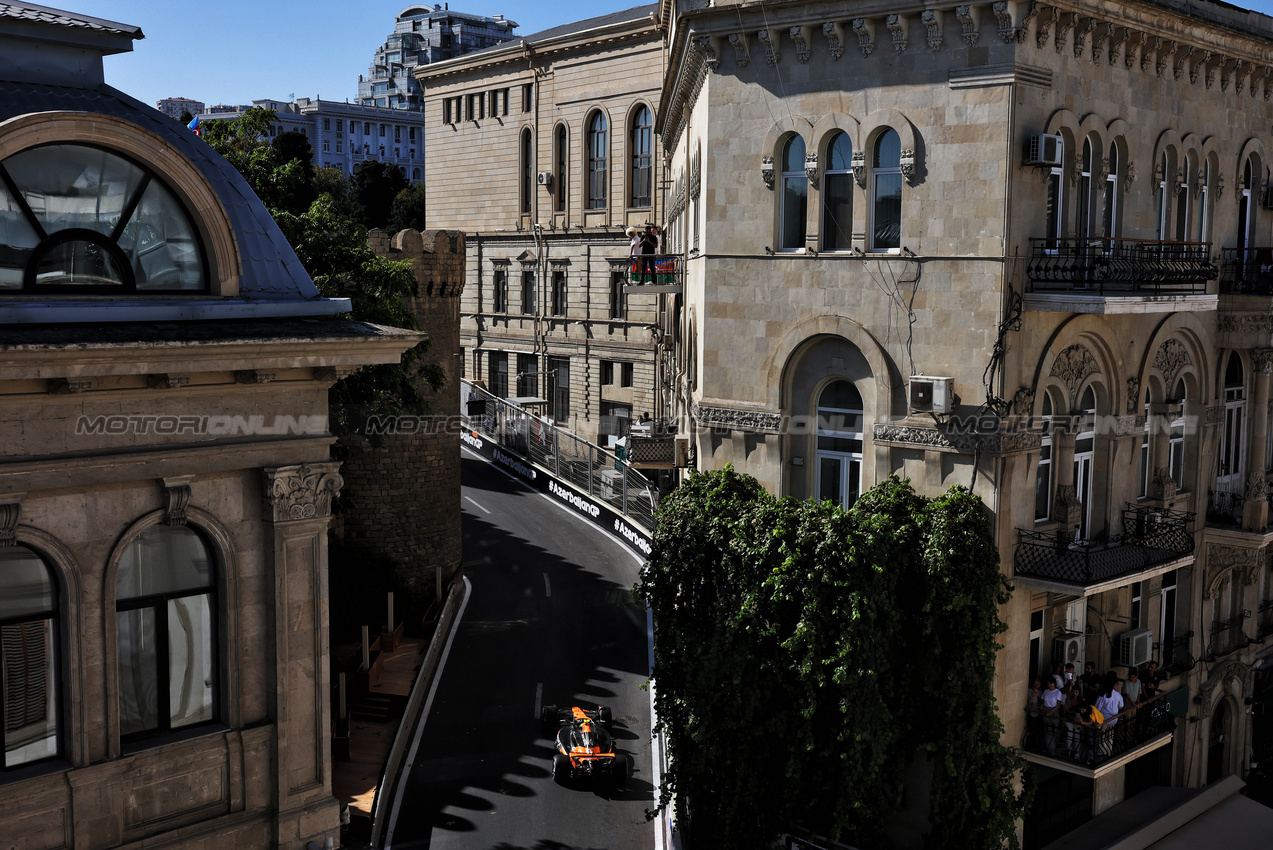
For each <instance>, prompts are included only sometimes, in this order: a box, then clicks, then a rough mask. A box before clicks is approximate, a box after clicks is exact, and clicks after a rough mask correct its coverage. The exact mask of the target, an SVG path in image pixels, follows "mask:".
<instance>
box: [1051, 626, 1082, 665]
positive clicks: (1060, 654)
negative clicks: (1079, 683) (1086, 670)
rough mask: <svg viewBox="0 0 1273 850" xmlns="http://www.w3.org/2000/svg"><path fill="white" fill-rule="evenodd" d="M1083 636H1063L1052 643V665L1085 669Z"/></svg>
mask: <svg viewBox="0 0 1273 850" xmlns="http://www.w3.org/2000/svg"><path fill="white" fill-rule="evenodd" d="M1086 640H1087V638H1085V637H1084V636H1083V635H1069V634H1067V635H1061V636H1060V637H1058V638H1057V639H1056V640H1055V641H1053V642H1052V663H1053V664H1073V665H1074V669H1075V670H1081V669H1083V655H1084V650H1083V643H1084V642H1085V641H1086Z"/></svg>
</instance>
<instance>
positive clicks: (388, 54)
mask: <svg viewBox="0 0 1273 850" xmlns="http://www.w3.org/2000/svg"><path fill="white" fill-rule="evenodd" d="M516 27H517V23H516V22H515V21H510V20H506V19H505V18H504V16H503V15H496V16H495V17H493V18H488V17H485V16H484V15H469V14H465V13H464V12H452V11H450V9H449V8H448V7H447V6H446V5H445V4H444V5H441V6H439V5H437V4H434V5H433V6H428V5H425V4H421V5H418V6H408V7H407V8H405V9H403V10H402V11H401V12H400V13H399V14H398V17H397V18H396V19H395V21H394V27H393V33H392V34H390V36H389V38H387V39H386V40H385V43H384V44H382V45H380V47H378V48H376V55H375V57H374V58H373V59H372V60H371V67H370V68H369V69H368V70H367V73H366V74H365V75H363V74H359V75H358V99H357V102H358V103H359V104H361V105H363V106H384V107H388V108H391V109H422V108H423V102H422V100H421V96H420V84H419V83H417V82H416V81H415V79H414V78H413V77H412V75H411V74H412V71H414V70H415V69H416V68H417V67H418V66H420V65H427V64H429V63H430V62H437V61H440V60H442V59H450V58H452V57H455V56H460V55H462V54H465V53H469V52H471V51H474V50H481V49H482V48H484V47H492V46H494V45H496V44H499V43H501V42H505V41H510V40H511V39H512V37H513V30H514V29H515V28H516Z"/></svg>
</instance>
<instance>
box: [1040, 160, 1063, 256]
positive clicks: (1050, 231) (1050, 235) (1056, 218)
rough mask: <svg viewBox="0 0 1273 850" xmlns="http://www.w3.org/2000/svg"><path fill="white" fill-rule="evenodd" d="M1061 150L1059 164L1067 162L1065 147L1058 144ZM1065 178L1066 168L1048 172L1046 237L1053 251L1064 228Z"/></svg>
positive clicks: (1049, 247) (1054, 167)
mask: <svg viewBox="0 0 1273 850" xmlns="http://www.w3.org/2000/svg"><path fill="white" fill-rule="evenodd" d="M1061 138H1063V137H1061ZM1057 147H1059V148H1060V150H1059V151H1057V157H1058V162H1065V156H1066V154H1065V145H1064V144H1063V143H1062V144H1058V145H1057ZM1064 177H1065V168H1064V166H1061V165H1054V166H1053V167H1052V169H1051V170H1050V171H1049V172H1048V188H1047V230H1046V231H1045V232H1044V236H1046V237H1047V240H1048V241H1047V247H1048V249H1050V250H1052V251H1056V250H1057V248H1058V246H1059V245H1060V241H1061V228H1062V226H1063V221H1064V220H1063V219H1062V217H1061V216H1062V212H1063V210H1064V206H1065V205H1064V203H1062V201H1063V198H1064V194H1063V192H1062V187H1063V186H1064V185H1065V183H1064Z"/></svg>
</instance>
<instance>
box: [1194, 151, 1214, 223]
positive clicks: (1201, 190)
mask: <svg viewBox="0 0 1273 850" xmlns="http://www.w3.org/2000/svg"><path fill="white" fill-rule="evenodd" d="M1200 168H1201V169H1202V174H1201V176H1200V177H1199V179H1198V203H1197V206H1198V216H1197V218H1198V229H1197V231H1196V237H1195V238H1196V241H1198V242H1206V241H1208V237H1209V236H1210V224H1211V222H1210V216H1211V211H1210V210H1209V209H1207V207H1208V205H1209V203H1210V201H1211V160H1210V159H1204V160H1203V161H1202V165H1201V166H1200Z"/></svg>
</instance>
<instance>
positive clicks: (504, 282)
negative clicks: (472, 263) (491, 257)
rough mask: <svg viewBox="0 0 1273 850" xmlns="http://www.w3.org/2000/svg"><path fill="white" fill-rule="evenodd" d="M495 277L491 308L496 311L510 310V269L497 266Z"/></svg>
mask: <svg viewBox="0 0 1273 850" xmlns="http://www.w3.org/2000/svg"><path fill="white" fill-rule="evenodd" d="M492 277H493V284H492V287H491V288H492V293H491V309H492V310H493V311H495V312H496V313H507V312H508V271H507V270H506V269H502V268H497V269H495V273H494V275H493V276H492Z"/></svg>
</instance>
